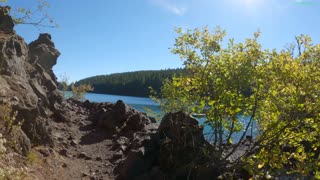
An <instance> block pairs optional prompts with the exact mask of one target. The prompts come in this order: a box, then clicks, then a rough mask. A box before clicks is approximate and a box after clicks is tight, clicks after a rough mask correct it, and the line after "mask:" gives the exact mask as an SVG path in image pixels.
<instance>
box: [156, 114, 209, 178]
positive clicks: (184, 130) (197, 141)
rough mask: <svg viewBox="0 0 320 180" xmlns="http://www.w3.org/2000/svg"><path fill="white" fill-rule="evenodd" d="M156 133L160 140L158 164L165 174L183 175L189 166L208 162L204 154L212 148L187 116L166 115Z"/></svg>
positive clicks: (196, 122) (188, 169)
mask: <svg viewBox="0 0 320 180" xmlns="http://www.w3.org/2000/svg"><path fill="white" fill-rule="evenodd" d="M158 131H159V133H160V138H161V145H160V146H161V149H160V155H159V161H160V162H159V163H160V167H161V169H163V170H165V171H166V172H178V171H180V174H184V173H183V172H186V171H190V167H189V164H191V163H196V164H198V165H201V164H202V163H205V162H208V161H209V159H206V158H208V156H206V154H204V152H205V151H207V152H210V150H211V149H212V147H211V145H210V144H209V143H208V142H207V141H206V140H205V138H204V136H203V132H202V131H203V129H202V127H201V126H199V125H198V121H197V120H196V119H194V118H192V117H190V116H189V115H188V114H186V113H183V112H177V113H168V114H166V115H165V116H164V117H163V119H162V121H161V123H160V125H159V129H158ZM168 157H172V158H168ZM179 176H181V175H179ZM185 178H186V177H185Z"/></svg>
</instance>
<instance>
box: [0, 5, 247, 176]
mask: <svg viewBox="0 0 320 180" xmlns="http://www.w3.org/2000/svg"><path fill="white" fill-rule="evenodd" d="M4 12H6V9H5V8H0V104H1V105H4V104H7V105H10V106H11V107H12V109H13V111H16V112H17V117H16V119H15V122H14V123H15V124H18V123H21V124H22V125H21V129H17V130H16V131H14V133H11V134H10V139H11V141H12V142H15V143H14V145H12V146H10V148H9V151H8V152H7V154H5V157H4V159H8V160H6V161H3V162H1V163H0V165H1V164H3V165H10V166H16V167H18V168H23V169H24V171H25V174H26V175H25V179H59V180H61V179H118V180H130V179H141V180H142V179H153V180H156V179H159V180H162V179H216V178H218V177H220V178H227V177H228V176H227V174H226V172H228V168H227V167H226V166H225V164H224V162H217V161H215V157H213V156H212V153H211V152H212V150H213V147H212V145H211V144H210V143H208V142H207V141H206V140H205V139H204V136H203V132H202V130H203V127H202V126H199V124H198V121H197V120H196V119H194V118H192V117H190V116H189V115H187V114H185V113H183V112H178V113H174V114H167V115H166V116H165V117H164V118H163V119H162V121H161V123H160V125H158V124H157V123H156V122H155V120H154V119H153V118H151V117H148V115H147V114H145V113H142V112H138V111H137V110H135V109H134V108H132V107H130V106H128V105H126V104H125V103H124V102H122V101H118V102H117V103H115V104H112V103H92V102H89V101H85V102H80V101H77V100H74V99H68V100H64V99H63V97H62V95H61V93H60V92H59V90H58V89H57V78H56V76H55V75H54V73H53V71H52V67H53V66H54V65H55V64H56V63H57V59H58V57H59V55H60V52H59V51H58V50H57V49H56V48H55V45H54V43H53V42H52V40H51V36H50V35H49V34H46V33H44V34H40V35H39V37H38V39H37V40H35V41H33V42H31V43H30V44H27V43H26V42H25V41H24V39H23V38H22V37H21V36H19V35H17V34H16V33H15V31H14V29H13V28H14V23H13V20H12V18H11V17H10V16H8V15H7V13H4ZM0 129H1V128H0ZM30 154H33V156H34V158H33V159H34V161H33V162H32V163H28V158H29V159H30V157H29V156H30ZM244 174H245V173H242V174H233V176H236V177H239V178H246V177H245V176H244Z"/></svg>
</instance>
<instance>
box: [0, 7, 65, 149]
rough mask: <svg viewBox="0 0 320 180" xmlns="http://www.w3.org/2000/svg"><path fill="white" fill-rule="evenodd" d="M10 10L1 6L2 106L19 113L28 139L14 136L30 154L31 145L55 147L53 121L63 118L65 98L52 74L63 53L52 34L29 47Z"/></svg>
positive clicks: (0, 87)
mask: <svg viewBox="0 0 320 180" xmlns="http://www.w3.org/2000/svg"><path fill="white" fill-rule="evenodd" d="M7 9H8V7H0V103H1V104H9V105H10V106H12V108H13V110H14V111H17V112H18V115H17V118H16V121H17V122H23V124H22V130H23V132H24V133H25V135H26V136H25V135H24V134H21V133H20V134H17V135H16V136H14V137H16V138H17V140H16V141H17V142H19V143H20V146H21V148H22V153H23V154H27V152H28V151H29V149H30V142H31V144H32V145H39V144H51V143H52V140H51V135H50V128H49V123H50V120H51V118H53V119H54V118H59V119H62V118H63V116H62V115H61V113H60V112H59V111H58V110H59V108H60V104H61V103H62V97H61V95H60V94H59V92H58V90H57V85H56V77H55V75H54V74H53V72H52V67H53V66H54V65H55V64H56V61H57V58H58V56H59V55H60V53H59V51H58V50H57V49H55V47H54V44H53V42H52V41H51V37H50V35H49V34H41V35H40V36H39V38H38V39H37V40H36V41H34V42H32V43H30V45H29V46H28V45H27V44H26V43H25V42H24V40H23V38H21V37H20V36H19V35H17V34H15V31H14V30H13V27H14V24H13V21H12V18H11V17H10V16H8V14H7ZM56 111H58V112H56ZM59 113H60V114H59ZM52 114H56V115H55V116H51V115H52ZM28 142H29V144H28Z"/></svg>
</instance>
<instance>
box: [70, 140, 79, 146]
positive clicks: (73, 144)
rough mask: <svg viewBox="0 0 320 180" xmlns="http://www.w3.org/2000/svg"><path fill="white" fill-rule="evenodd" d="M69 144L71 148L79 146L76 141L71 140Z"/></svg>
mask: <svg viewBox="0 0 320 180" xmlns="http://www.w3.org/2000/svg"><path fill="white" fill-rule="evenodd" d="M70 144H71V146H77V145H78V144H79V142H78V141H76V140H71V142H70Z"/></svg>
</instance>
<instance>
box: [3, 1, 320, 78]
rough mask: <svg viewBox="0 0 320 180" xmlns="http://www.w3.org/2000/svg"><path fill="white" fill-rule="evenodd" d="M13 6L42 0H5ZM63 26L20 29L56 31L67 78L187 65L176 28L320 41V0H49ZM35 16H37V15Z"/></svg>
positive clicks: (266, 43)
mask: <svg viewBox="0 0 320 180" xmlns="http://www.w3.org/2000/svg"><path fill="white" fill-rule="evenodd" d="M7 1H8V2H7V3H8V4H9V5H11V6H13V7H30V8H35V7H36V6H37V0H24V1H22V0H7ZM47 2H48V3H49V4H50V7H49V8H48V9H47V13H48V14H49V15H50V16H51V17H53V19H54V21H55V22H56V23H57V24H58V25H59V28H43V27H37V28H36V27H33V26H32V25H18V26H16V27H15V29H16V31H17V33H18V34H19V35H21V36H22V37H23V38H24V39H25V40H26V42H27V43H30V42H31V41H33V40H35V39H37V37H38V35H39V33H44V32H47V33H50V34H51V36H52V40H53V42H54V43H55V46H56V48H57V49H58V50H59V51H60V52H61V55H60V57H59V58H58V63H57V65H55V66H54V72H55V74H56V76H57V77H58V79H59V78H61V77H62V76H64V75H66V76H67V77H68V78H69V81H70V82H72V81H77V80H80V79H82V78H86V77H90V76H95V75H105V74H111V73H120V72H127V71H137V70H159V69H168V68H178V67H182V62H181V60H180V59H179V57H178V56H177V55H174V54H172V53H171V52H170V48H172V47H173V45H174V39H175V38H176V37H177V34H176V33H175V31H174V29H175V28H177V27H181V28H182V29H194V28H202V27H204V26H208V27H209V28H210V29H212V30H214V28H215V27H217V26H220V27H221V28H222V29H225V30H226V31H227V38H234V39H235V41H236V42H242V41H244V40H245V39H246V38H249V37H253V33H254V32H255V31H257V30H258V29H259V30H260V31H261V32H262V35H261V37H260V39H259V42H260V43H261V44H262V46H263V47H264V48H269V49H273V48H276V49H281V48H283V47H284V46H285V45H286V44H287V43H291V42H293V41H294V37H295V36H296V35H300V34H309V35H310V36H311V37H312V39H313V41H314V42H315V43H319V42H320V24H319V23H318V20H319V19H320V0H309V1H307V0H91V1H88V0H67V1H62V0H47ZM35 19H36V17H35Z"/></svg>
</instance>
